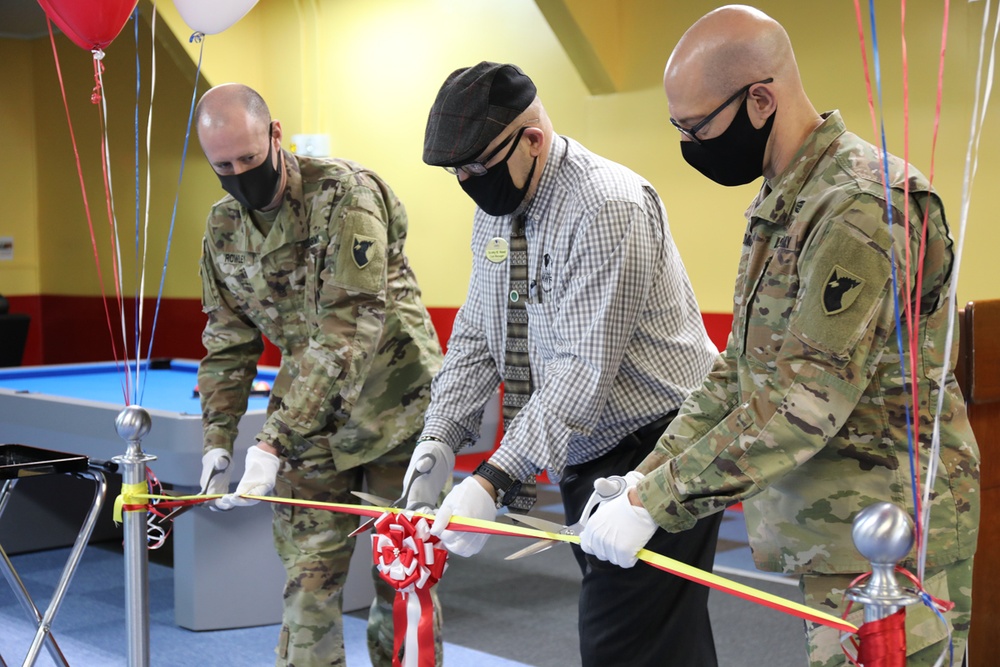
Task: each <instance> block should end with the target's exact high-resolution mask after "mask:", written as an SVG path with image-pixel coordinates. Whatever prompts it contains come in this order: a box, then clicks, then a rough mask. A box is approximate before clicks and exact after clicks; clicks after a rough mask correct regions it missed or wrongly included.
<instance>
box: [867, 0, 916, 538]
mask: <svg viewBox="0 0 1000 667" xmlns="http://www.w3.org/2000/svg"><path fill="white" fill-rule="evenodd" d="M869 10H870V12H869V13H870V18H871V31H872V57H873V61H874V66H873V70H874V72H875V90H877V91H878V98H879V114H878V120H876V114H875V102H874V96H873V92H872V82H871V79H870V78H869V75H868V55H867V47H866V45H865V32H864V21H863V20H862V18H861V6H860V3H859V0H854V15H855V18H856V20H857V26H858V41H859V42H860V45H861V62H862V64H863V66H864V73H865V90H866V93H867V96H868V110H869V114H870V116H871V121H872V129H873V131H874V133H875V136H877V137H878V136H881V147H880V150H881V156H882V159H881V160H880V164H879V168H880V170H881V175H882V181H883V187H884V190H885V201H886V216H887V218H888V226H889V235H890V237H892V221H893V215H892V214H893V206H892V198H891V194H890V191H889V177H888V174H889V157H888V151H887V149H886V138H885V123H884V121H883V120H882V109H883V108H884V105H883V103H882V81H881V66H880V63H879V50H878V31H877V26H876V21H875V4H874V0H869ZM880 128H881V131H880ZM897 265H898V262H897V259H896V250H895V244H890V246H889V266H890V269H891V275H892V294H893V300H892V304H893V318H894V322H895V326H896V349H897V351H898V354H899V361H900V371H901V375H902V376H903V385H904V390H905V389H906V387H907V385H908V383H907V375H906V370H905V369H906V355H905V348H904V347H903V334H902V326H901V322H900V315H899V280H898V276H897V270H896V269H897ZM910 390H911V391H912V387H910ZM903 407H904V413H905V423H906V439H907V447H908V452H909V459H910V485H911V491H912V493H913V498H914V513H915V516H914V525H915V528H916V534H917V540H918V542H919V540H920V534H921V529H920V522H919V516H920V493H919V484H920V482H919V478H918V476H917V473H916V469H915V464H914V460H915V452H914V447H913V432H912V430H911V424H912V415H911V411H910V405H909V403H904V406H903Z"/></svg>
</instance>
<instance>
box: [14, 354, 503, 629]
mask: <svg viewBox="0 0 1000 667" xmlns="http://www.w3.org/2000/svg"><path fill="white" fill-rule="evenodd" d="M197 369H198V362H197V361H191V360H177V359H159V360H154V361H153V362H151V363H150V367H149V369H148V372H147V373H146V375H145V378H144V379H143V380H142V386H143V387H144V389H143V392H142V393H143V396H142V400H140V401H136V404H138V405H141V406H142V407H144V408H145V409H146V410H147V411H148V412H149V415H150V417H151V420H152V428H151V430H150V432H149V434H148V435H147V436H146V437H145V438H143V441H142V449H143V452H145V453H146V454H150V455H153V456H155V457H156V460H155V461H150V462H149V463H148V464H147V465H148V467H149V469H151V470H152V471H153V472H154V473H155V474H156V476H157V477H158V478H159V480H160V481H161V482H162V483H163V484H165V485H167V486H169V487H171V488H172V489H173V490H174V491H175V492H177V493H185V494H187V493H197V486H198V480H199V476H200V475H201V442H202V440H201V404H200V402H199V399H198V398H196V397H195V396H194V394H193V391H194V388H195V385H196V383H197ZM276 374H277V368H274V367H259V368H258V375H257V379H256V380H255V381H261V380H262V381H266V382H269V383H273V381H274V378H275V375H276ZM133 376H134V373H133ZM120 378H121V375H120V373H119V371H118V369H117V368H116V366H115V364H114V363H111V362H107V363H90V364H65V365H58V366H22V367H17V368H8V369H0V442H5V443H17V444H25V445H31V446H34V447H42V448H46V449H54V450H57V451H64V452H72V453H75V454H85V455H87V456H89V457H90V458H92V459H95V458H96V459H105V460H109V459H111V458H113V457H115V456H118V455H124V454H125V449H126V444H125V441H123V440H122V439H121V438H119V437H118V434H117V433H116V431H115V417H117V416H118V413H119V412H121V410H122V407H123V406H124V400H123V395H124V394H123V390H122V380H121V379H120ZM266 409H267V398H266V397H257V396H251V397H250V403H249V405H248V407H247V413H246V415H245V416H244V417H243V419H242V420H241V421H240V429H239V430H240V433H239V437H238V438H237V440H236V443H235V447H234V456H233V465H234V470H233V475H232V487H231V488H235V486H236V483H237V482H238V481H239V479H240V477H241V476H242V475H243V462H244V459H245V457H246V450H247V448H248V447H250V446H252V445H253V444H254V442H255V440H254V436H255V435H256V434H257V433H258V432H259V431H260V428H261V427H262V426H263V424H264V418H265V412H266ZM500 412H501V408H500V394H499V391H498V392H497V393H496V394H495V395H494V396H493V399H492V400H491V401H489V402H488V404H487V405H486V409H485V411H484V415H483V421H482V426H481V430H480V439H479V442H478V443H477V445H475V446H473V447H470V448H468V449H465V450H463V452H464V453H473V454H475V453H480V454H481V453H484V452H488V451H490V450H492V448H493V446H494V444H495V443H494V438H495V435H496V433H497V428H498V426H499V423H500ZM359 502H360V501H359ZM271 516H272V507H271V505H270V504H268V503H260V504H258V505H254V506H251V507H244V508H238V509H234V510H231V511H229V512H212V511H209V510H208V509H207V508H204V507H199V508H196V509H195V510H193V511H190V512H187V513H185V514H183V515H181V516H179V517H178V518H177V519H176V520H175V521H174V531H173V548H174V552H173V562H174V621H175V622H176V623H177V625H179V626H181V627H184V628H188V629H191V630H217V629H223V628H240V627H250V626H255V625H266V624H271V623H278V622H280V620H281V595H282V589H283V586H284V570H283V568H282V567H281V563H280V561H279V560H278V557H277V554H276V553H275V551H274V546H273V543H272V538H271ZM370 565H371V548H370V544H369V542H368V540H366V539H361V540H358V546H357V548H356V549H355V552H354V556H353V559H352V561H351V568H350V573H349V575H348V578H347V583H346V584H345V586H344V610H345V611H353V610H356V609H361V608H364V607H367V606H368V605H369V604H370V602H371V599H372V597H373V596H374V586H373V584H372V581H371V577H370V576H369V575H368V569H369V567H370Z"/></svg>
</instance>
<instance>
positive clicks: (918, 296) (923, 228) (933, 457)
mask: <svg viewBox="0 0 1000 667" xmlns="http://www.w3.org/2000/svg"><path fill="white" fill-rule="evenodd" d="M949 11H950V2H949V0H945V1H944V16H943V17H942V21H941V48H940V51H939V52H938V77H937V91H936V96H935V101H934V130H933V133H932V136H931V156H930V171H929V172H928V175H927V182H928V186H929V187H928V189H930V188H932V187H933V185H934V167H935V164H934V158H935V155H936V153H937V140H938V130H939V128H940V126H941V101H942V99H943V97H944V60H945V58H944V57H945V51H946V48H947V45H948V14H949ZM930 210H931V193H930V192H928V193H927V202H926V203H925V204H924V211H923V219H922V220H921V225H920V243H919V250H918V256H917V278H916V283H917V284H916V290H915V297H914V298H915V300H916V304H917V316H916V317H917V320H918V321H919V318H920V313H921V308H922V306H923V304H922V295H923V290H924V260H925V258H926V256H927V226H928V220H929V218H930ZM954 279H955V281H956V282H957V275H956V276H955V278H954ZM932 307H937V304H934V305H933V306H932ZM919 349H920V327H919V326H915V327H914V328H913V331H912V332H911V339H910V350H911V355H912V357H911V359H912V360H913V361H912V362H911V373H912V375H913V383H914V386H916V382H917V377H918V375H917V373H918V368H917V366H916V361H915V360H916V356H917V355H916V351H917V350H919ZM944 370H945V372H947V364H946V365H945V367H944ZM944 387H945V385H944V384H943V383H942V385H941V391H940V392H939V393H942V394H943V393H944V392H943V389H944ZM917 406H918V403H917V394H916V392H914V398H913V410H914V413H916V411H917ZM927 407H928V409H930V405H928V406H927ZM915 422H916V423H915V424H914V438H915V439H916V440H917V442H919V441H920V440H919V428H920V420H919V419H916V420H915ZM940 424H941V411H940V410H935V411H934V418H933V425H932V429H931V431H932V436H931V451H930V452H929V453H928V456H927V477H926V479H925V481H924V487H923V489H924V490H923V497H922V498H921V499H920V502H919V503H918V504H917V505H916V507H918V508H921V511H919V513H918V517H919V519H920V521H918V522H917V524H918V525H920V526H922V528H923V530H921V531H920V532H919V533H918V534H917V537H918V540H917V554H918V567H917V575H918V576H919V578H920V580H921V581H923V578H924V568H923V566H922V565H920V563H919V560H920V556H919V555H920V554H925V553H926V552H927V547H926V541H927V540H926V535H927V530H926V528H927V526H928V521H929V520H930V516H929V515H928V514H927V508H929V506H930V505H929V504H930V498H929V497H928V496H927V494H928V493H929V491H930V489H932V488H934V477H935V476H936V474H937V465H936V461H937V451H938V447H936V446H935V444H934V436H933V433H934V432H935V431H937V430H938V429H940ZM917 488H919V483H918V486H917Z"/></svg>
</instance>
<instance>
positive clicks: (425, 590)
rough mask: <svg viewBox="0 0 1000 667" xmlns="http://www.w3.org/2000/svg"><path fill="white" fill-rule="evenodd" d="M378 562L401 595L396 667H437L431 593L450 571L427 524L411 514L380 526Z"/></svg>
mask: <svg viewBox="0 0 1000 667" xmlns="http://www.w3.org/2000/svg"><path fill="white" fill-rule="evenodd" d="M373 530H374V532H373V533H372V558H373V560H374V561H375V567H376V569H378V574H379V576H380V577H381V578H382V580H383V581H384V582H386V583H387V584H389V585H390V586H392V587H393V588H394V589H395V590H396V599H395V601H394V602H393V606H392V624H393V629H394V633H395V637H394V639H393V647H392V664H393V667H434V665H435V658H436V656H435V648H434V602H433V600H432V599H431V588H433V587H434V584H436V583H437V582H438V581H440V580H441V575H443V574H444V571H445V569H446V568H447V565H448V551H447V550H445V549H442V548H440V547H438V546H437V545H438V543H440V541H441V540H440V539H438V537H437V536H435V535H431V533H430V526H429V525H428V523H427V519H426V518H425V517H423V516H417V515H415V514H413V513H411V512H405V513H399V514H394V513H391V512H386V513H385V514H383V515H382V516H380V517H379V518H378V520H377V521H376V522H375V525H374V528H373Z"/></svg>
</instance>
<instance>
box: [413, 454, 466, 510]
mask: <svg viewBox="0 0 1000 667" xmlns="http://www.w3.org/2000/svg"><path fill="white" fill-rule="evenodd" d="M454 467H455V452H454V451H452V449H451V447H449V446H448V445H446V444H445V443H443V442H441V441H439V440H424V441H422V442H418V443H417V448H416V449H414V450H413V455H412V456H411V457H410V467H409V468H407V469H406V476H405V477H403V507H405V508H406V509H408V510H420V509H426V508H431V507H437V504H438V498H440V497H441V491H443V490H444V485H445V484H446V483H447V482H448V476H449V475H451V470H452V468H454Z"/></svg>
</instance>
